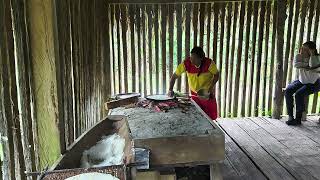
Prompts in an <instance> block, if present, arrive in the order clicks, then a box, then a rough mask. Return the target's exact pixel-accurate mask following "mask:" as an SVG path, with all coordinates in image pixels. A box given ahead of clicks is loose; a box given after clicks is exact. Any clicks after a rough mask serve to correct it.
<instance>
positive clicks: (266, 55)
mask: <svg viewBox="0 0 320 180" xmlns="http://www.w3.org/2000/svg"><path fill="white" fill-rule="evenodd" d="M266 9H267V13H266V23H265V25H266V27H265V28H266V33H265V44H264V49H265V53H264V58H263V59H264V71H263V72H264V74H263V86H262V110H263V113H262V116H266V115H267V113H266V110H267V109H266V99H267V91H266V89H267V78H268V77H267V75H268V74H267V68H268V61H269V59H268V57H269V56H268V54H269V36H270V28H269V27H270V16H271V3H270V2H267V7H266Z"/></svg>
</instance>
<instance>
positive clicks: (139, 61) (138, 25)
mask: <svg viewBox="0 0 320 180" xmlns="http://www.w3.org/2000/svg"><path fill="white" fill-rule="evenodd" d="M135 11H136V16H137V17H136V18H137V36H138V63H137V64H138V69H137V70H138V87H139V92H140V93H142V78H141V74H142V66H141V65H142V54H141V6H139V5H137V6H136V9H135Z"/></svg>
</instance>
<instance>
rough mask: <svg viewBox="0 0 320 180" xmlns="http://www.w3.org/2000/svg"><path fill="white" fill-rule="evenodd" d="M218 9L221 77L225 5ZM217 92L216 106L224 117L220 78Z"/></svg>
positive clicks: (221, 71) (221, 70)
mask: <svg viewBox="0 0 320 180" xmlns="http://www.w3.org/2000/svg"><path fill="white" fill-rule="evenodd" d="M219 8H220V27H221V28H220V44H219V61H218V63H217V64H218V69H219V70H220V74H221V75H222V73H223V50H224V47H223V45H224V31H225V29H224V22H225V9H226V7H225V4H223V5H221V6H219ZM218 84H219V86H218V92H220V93H219V94H218V96H217V99H218V104H219V107H220V116H221V117H225V116H224V114H222V111H221V109H223V107H224V106H223V104H222V100H221V99H222V78H220V80H219V81H218ZM224 103H225V102H224Z"/></svg>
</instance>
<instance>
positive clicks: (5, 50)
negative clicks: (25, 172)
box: [0, 1, 15, 180]
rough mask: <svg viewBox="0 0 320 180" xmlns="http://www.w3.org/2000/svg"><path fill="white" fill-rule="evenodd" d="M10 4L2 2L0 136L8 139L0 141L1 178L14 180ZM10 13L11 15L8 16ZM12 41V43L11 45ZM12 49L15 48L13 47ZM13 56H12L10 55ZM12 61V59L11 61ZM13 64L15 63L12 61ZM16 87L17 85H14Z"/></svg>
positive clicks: (0, 33) (0, 14)
mask: <svg viewBox="0 0 320 180" xmlns="http://www.w3.org/2000/svg"><path fill="white" fill-rule="evenodd" d="M8 5H9V3H8V2H4V1H1V2H0V17H1V18H0V24H2V25H3V26H1V27H0V42H2V43H0V134H1V136H2V138H4V137H6V138H7V141H3V139H2V138H1V139H0V143H1V145H2V148H3V149H2V150H3V161H2V162H1V163H0V172H1V173H0V174H1V175H0V178H1V179H3V178H4V177H6V178H7V179H10V180H14V179H15V154H14V140H13V131H12V130H13V129H12V127H13V120H12V109H11V107H12V106H11V100H10V96H11V94H10V89H11V88H10V84H11V83H9V81H10V80H11V81H12V80H13V81H15V79H11V77H10V76H9V75H10V74H9V71H8V69H10V66H9V65H8V64H7V63H8V62H10V60H8V59H9V58H10V59H11V58H12V57H13V56H12V54H13V51H11V52H10V51H9V50H10V44H11V45H12V41H13V38H12V34H10V33H7V32H9V31H8V30H7V29H11V27H12V26H11V16H9V14H10V7H9V6H8ZM8 13H9V14H8ZM10 41H11V43H10ZM11 49H13V47H12V46H11ZM10 54H11V55H10ZM11 60H12V59H11ZM11 62H12V63H13V62H14V61H11ZM14 85H15V84H14Z"/></svg>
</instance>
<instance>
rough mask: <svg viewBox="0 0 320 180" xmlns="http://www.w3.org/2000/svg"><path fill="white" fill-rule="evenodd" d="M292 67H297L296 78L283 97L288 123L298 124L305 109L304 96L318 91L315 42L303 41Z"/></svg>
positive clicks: (318, 60)
mask: <svg viewBox="0 0 320 180" xmlns="http://www.w3.org/2000/svg"><path fill="white" fill-rule="evenodd" d="M294 67H295V68H297V69H298V73H299V78H298V80H295V81H293V82H292V83H290V84H289V85H288V86H287V88H286V90H285V99H286V105H287V112H288V115H289V120H288V121H287V122H286V123H287V124H288V125H300V124H301V118H302V113H303V111H304V109H305V106H306V104H305V102H304V98H305V97H306V96H309V95H310V94H313V93H315V92H318V91H320V79H319V78H320V73H319V68H320V56H319V53H318V52H317V49H316V44H315V43H314V42H312V41H308V42H305V43H304V44H303V45H302V47H301V48H300V52H299V54H298V55H296V56H295V58H294ZM293 95H294V96H295V104H296V116H295V118H294V117H293V102H294V100H293Z"/></svg>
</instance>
